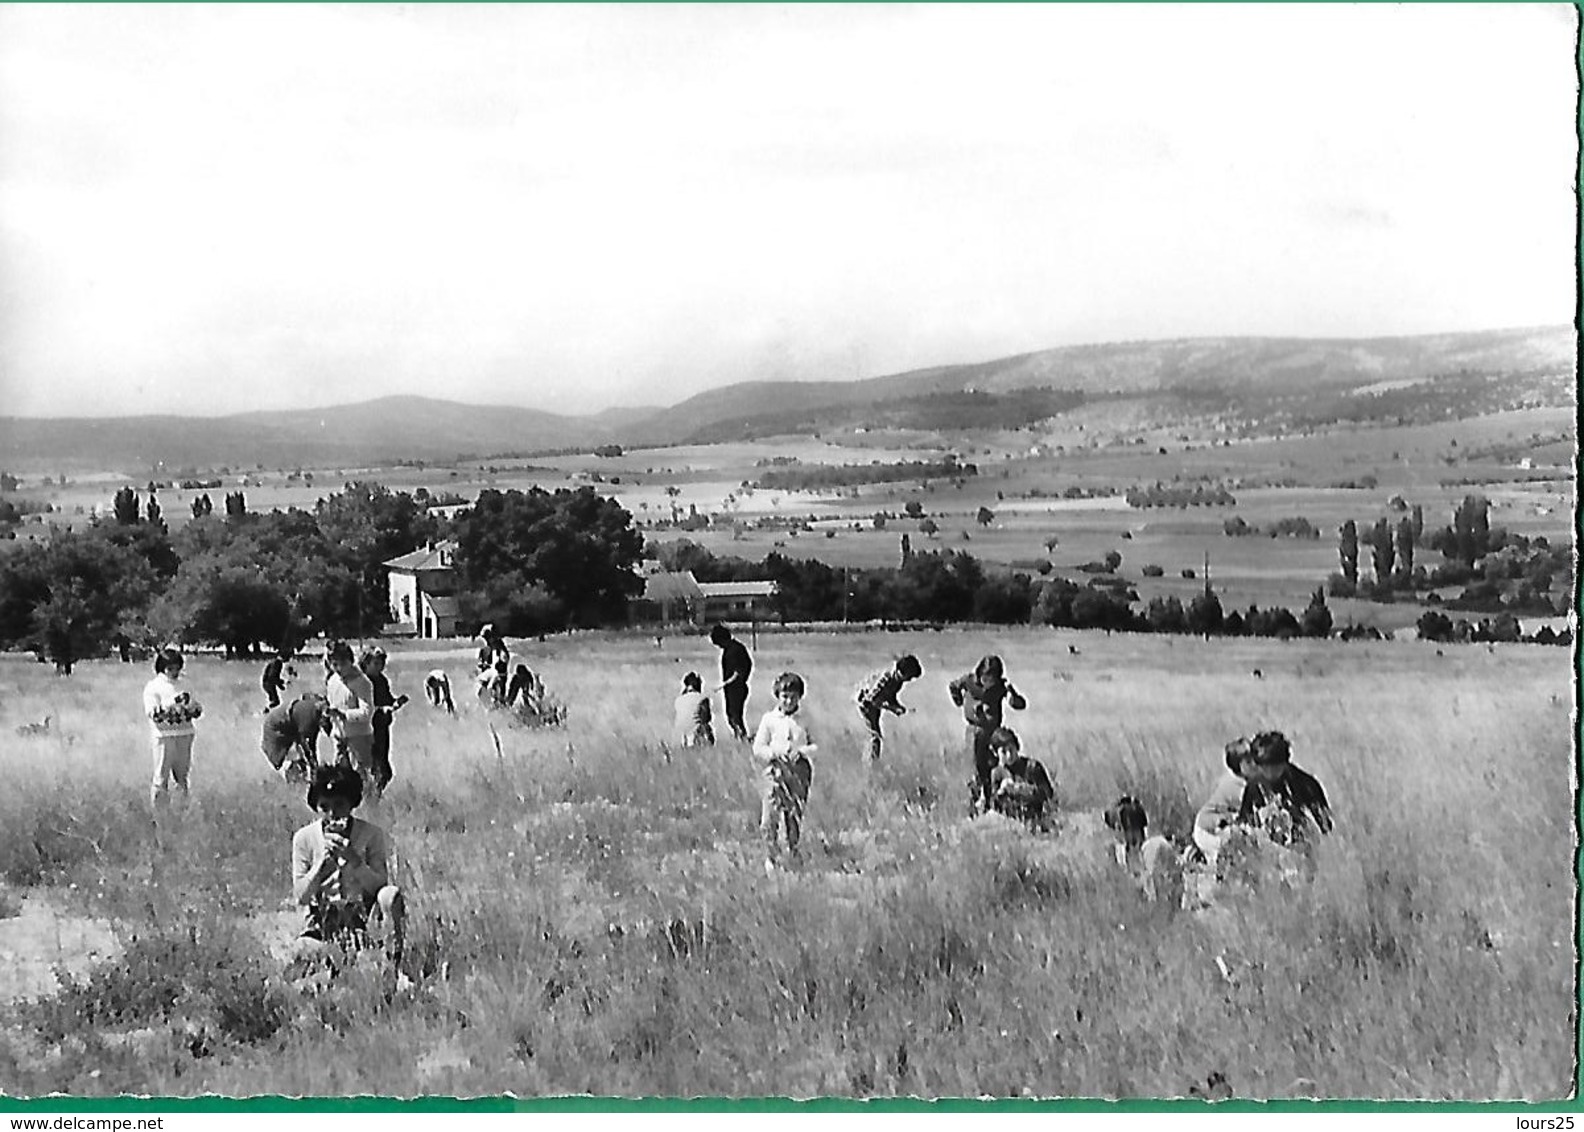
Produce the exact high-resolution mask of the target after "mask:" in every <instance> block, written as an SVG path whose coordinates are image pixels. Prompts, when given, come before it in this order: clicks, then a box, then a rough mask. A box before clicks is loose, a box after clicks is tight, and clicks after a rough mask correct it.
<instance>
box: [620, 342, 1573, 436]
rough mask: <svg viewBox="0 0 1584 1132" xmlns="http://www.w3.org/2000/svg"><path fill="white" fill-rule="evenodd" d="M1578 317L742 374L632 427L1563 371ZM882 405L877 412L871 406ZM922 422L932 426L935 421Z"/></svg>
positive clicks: (1333, 391)
mask: <svg viewBox="0 0 1584 1132" xmlns="http://www.w3.org/2000/svg"><path fill="white" fill-rule="evenodd" d="M1575 369H1576V342H1575V339H1574V333H1573V328H1572V327H1570V326H1550V327H1537V328H1526V329H1517V330H1489V331H1473V332H1469V333H1461V334H1435V335H1420V336H1414V337H1404V338H1190V339H1177V340H1171V341H1158V342H1112V343H1105V344H1100V345H1087V346H1064V347H1059V348H1056V349H1051V350H1041V351H1038V352H1037V353H1032V354H1019V355H1016V356H1013V357H1007V358H998V359H995V360H993V361H988V362H977V363H972V364H966V365H951V366H937V367H933V368H930V369H921V370H912V371H909V372H907V373H899V374H890V375H887V376H885V377H874V378H866V379H864V380H861V381H850V382H741V383H738V384H734V385H728V386H724V387H722V388H719V389H712V390H709V391H708V392H705V393H701V394H698V395H697V396H694V397H690V398H689V399H688V400H686V401H683V402H682V403H681V404H678V405H674V406H672V407H671V408H670V409H668V410H666V411H665V412H663V413H659V414H657V415H655V416H653V417H651V418H649V419H648V420H646V421H643V422H642V423H640V424H636V425H632V426H629V427H628V428H627V429H625V430H623V433H622V435H623V436H624V438H625V439H626V440H627V441H629V442H633V443H636V442H638V441H640V440H649V441H653V442H659V443H678V442H682V441H687V440H695V439H696V440H723V439H728V438H733V439H740V438H746V437H750V436H755V435H772V434H774V433H775V432H777V431H789V430H790V429H789V427H788V426H795V425H798V424H802V423H807V422H810V421H813V422H816V423H817V422H819V421H823V422H824V423H825V424H826V426H827V427H836V426H839V425H843V424H849V423H854V422H859V423H861V422H860V417H861V416H863V415H864V414H858V415H856V416H855V415H854V414H853V413H851V412H843V411H841V410H848V409H852V408H855V407H862V408H864V409H865V410H868V409H870V408H872V407H875V406H877V405H879V404H882V403H887V402H891V401H894V400H896V399H898V398H915V399H916V398H927V397H929V396H931V395H941V394H946V393H960V392H963V391H965V390H973V391H977V392H980V393H989V394H1007V393H1011V392H1013V391H1016V390H1024V389H1038V388H1049V389H1052V390H1060V391H1065V392H1069V393H1083V394H1088V395H1092V396H1094V395H1105V396H1113V395H1123V396H1127V395H1133V396H1146V395H1156V394H1161V393H1167V394H1176V395H1182V396H1188V397H1193V398H1196V399H1198V398H1203V397H1205V396H1207V395H1212V396H1219V397H1241V398H1245V399H1248V398H1253V399H1255V400H1270V399H1280V400H1284V401H1290V400H1291V399H1293V398H1294V397H1311V396H1316V395H1324V396H1326V397H1328V398H1334V397H1335V396H1336V395H1338V394H1341V393H1346V392H1347V391H1349V390H1355V389H1365V388H1367V387H1371V386H1375V385H1379V384H1382V383H1393V384H1403V383H1408V384H1412V383H1418V382H1431V381H1434V380H1435V379H1438V378H1455V377H1458V376H1460V375H1468V374H1479V375H1504V374H1529V373H1534V372H1553V373H1555V374H1558V375H1561V376H1566V377H1571V376H1572V375H1573V374H1574V373H1575ZM870 415H873V414H870ZM921 427H929V426H927V425H924V426H921Z"/></svg>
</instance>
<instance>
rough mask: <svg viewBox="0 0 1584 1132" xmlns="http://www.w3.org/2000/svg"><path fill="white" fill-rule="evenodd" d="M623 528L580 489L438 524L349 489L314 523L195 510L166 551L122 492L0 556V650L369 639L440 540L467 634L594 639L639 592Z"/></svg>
mask: <svg viewBox="0 0 1584 1132" xmlns="http://www.w3.org/2000/svg"><path fill="white" fill-rule="evenodd" d="M631 518H632V517H631V516H630V515H629V514H628V513H627V512H626V511H625V510H623V509H622V508H621V507H620V506H619V505H617V504H616V503H614V502H613V501H611V500H607V499H604V498H602V497H600V496H598V495H596V494H595V493H594V491H593V489H592V488H587V487H585V488H580V489H578V490H576V491H570V490H567V489H561V490H558V491H555V492H546V491H543V490H540V489H534V490H533V491H530V492H518V491H511V492H504V493H502V492H497V491H485V492H484V493H482V494H481V496H480V497H479V500H478V502H477V503H476V504H475V505H474V506H473V507H472V508H471V509H469V510H468V511H465V512H463V513H461V514H459V515H458V516H457V518H456V519H455V520H454V521H452V522H451V523H449V524H448V523H445V522H442V521H441V520H440V519H439V518H438V517H436V516H434V515H431V514H430V513H429V511H428V508H427V506H425V504H424V503H423V502H421V501H419V500H417V499H415V498H414V497H413V496H411V495H409V494H408V493H406V492H392V491H390V490H389V489H387V488H385V487H382V486H380V485H378V484H373V483H361V482H359V483H349V484H347V485H346V487H345V489H344V490H343V491H340V492H337V493H335V494H333V495H330V496H328V497H327V498H324V499H321V500H320V501H319V502H318V503H317V504H316V505H315V506H314V508H313V509H312V510H302V509H298V508H292V509H290V510H286V511H270V512H262V513H257V512H252V511H249V510H248V509H247V504H246V498H245V496H244V495H243V493H242V492H235V493H232V494H231V495H228V496H227V497H226V499H225V512H224V514H223V515H222V514H216V513H215V510H214V508H213V505H212V503H208V502H205V501H204V498H203V497H199V499H198V500H195V501H194V503H193V516H192V519H191V521H189V522H188V523H187V524H186V525H185V526H184V527H182V528H181V530H179V531H177V532H176V533H175V534H174V535H173V534H172V533H171V531H170V529H169V526H168V524H167V523H166V522H165V520H164V516H163V512H162V509H161V506H160V503H159V499H158V493H157V491H153V492H148V493H147V495H146V497H145V498H141V499H140V498H139V495H138V493H137V492H136V491H134V490H133V489H131V488H124V489H122V490H121V491H120V492H118V493H117V496H116V499H115V501H114V505H113V507H112V510H111V513H110V514H109V515H105V516H100V517H96V518H95V519H94V520H93V521H91V522H90V523H89V524H88V525H87V526H86V527H83V528H82V529H80V530H67V529H64V528H52V529H51V531H50V534H49V538H48V539H47V540H45V541H42V542H18V543H12V544H7V545H6V546H5V547H4V548H3V549H0V648H18V647H22V648H31V649H34V650H37V651H38V652H40V653H41V654H44V655H47V656H49V657H50V658H51V659H54V660H56V661H57V663H61V662H62V661H64V662H66V663H67V664H68V665H69V663H70V662H71V661H73V660H76V659H80V658H83V657H90V656H96V655H102V654H103V653H104V652H105V651H106V650H107V649H108V648H110V647H111V646H112V644H114V643H116V642H122V641H124V642H130V643H137V644H152V643H154V642H160V641H180V642H182V643H185V644H207V645H215V646H219V647H221V648H223V649H224V650H225V652H226V654H227V655H229V656H238V655H253V654H256V653H257V652H258V650H259V649H260V647H268V648H272V649H273V648H282V647H284V648H287V649H295V648H297V647H300V646H301V645H302V643H303V642H305V641H307V640H310V639H312V638H315V637H318V636H320V635H324V636H343V637H367V636H373V635H376V634H378V633H379V632H380V631H381V629H382V628H383V627H384V626H385V624H386V622H387V620H388V618H389V609H388V604H389V594H388V589H387V581H386V570H385V567H384V563H385V562H386V561H388V560H390V559H392V558H396V557H398V556H400V555H403V554H406V553H408V552H409V551H411V550H413V548H414V547H418V546H423V545H425V544H426V543H428V542H431V541H433V540H436V539H441V538H445V537H448V536H449V537H451V538H454V539H455V540H456V541H457V545H458V551H457V559H456V567H457V593H456V596H457V599H458V605H459V609H460V611H461V613H462V616H463V618H464V619H472V620H473V621H474V623H480V622H482V621H486V620H497V621H498V622H500V623H501V624H502V625H503V627H508V628H506V631H510V632H518V633H521V632H527V631H531V630H534V631H542V630H543V629H544V628H548V627H554V628H564V627H567V626H570V625H585V624H603V623H607V622H608V621H609V620H611V619H612V618H614V617H616V616H618V614H619V612H620V610H621V609H622V607H623V606H624V603H625V599H626V597H628V596H630V595H631V594H632V593H633V592H634V591H635V590H636V589H637V588H638V587H639V586H640V585H641V583H640V582H639V581H638V579H637V576H636V573H635V572H634V569H633V568H634V567H635V566H636V565H637V560H638V556H639V554H640V552H641V549H642V540H641V538H640V536H639V535H638V534H637V532H636V531H635V530H634V529H633V528H632V526H631Z"/></svg>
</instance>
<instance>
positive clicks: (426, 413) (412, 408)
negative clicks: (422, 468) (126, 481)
mask: <svg viewBox="0 0 1584 1132" xmlns="http://www.w3.org/2000/svg"><path fill="white" fill-rule="evenodd" d="M609 437H610V430H609V428H607V427H605V426H604V425H602V424H600V423H596V422H595V421H594V420H593V419H591V418H579V417H564V416H559V415H557V414H555V413H546V412H540V411H539V410H536V409H522V408H510V407H504V406H480V405H462V404H458V403H456V402H454V401H440V400H435V399H432V398H427V397H382V398H380V399H378V400H376V401H366V402H363V403H361V404H357V405H348V406H337V407H335V408H330V409H304V410H291V411H285V412H257V413H239V414H236V415H234V416H228V417H206V418H201V419H199V418H192V417H177V416H140V417H120V418H108V419H78V418H57V419H39V420H34V419H26V418H19V417H0V465H5V466H7V467H24V468H25V467H28V466H30V465H32V466H37V465H39V464H40V463H41V462H42V463H43V464H45V465H47V466H49V467H51V468H68V467H84V466H91V467H94V468H100V469H135V470H139V471H142V470H146V469H148V468H150V467H152V466H154V465H155V464H156V463H157V462H159V461H163V462H164V463H165V465H166V466H167V467H171V468H177V467H196V468H211V467H220V466H222V465H225V466H229V467H252V466H253V465H255V464H263V465H265V466H266V467H271V468H276V467H286V468H290V467H325V466H334V467H341V466H355V465H358V464H366V463H375V462H382V461H391V460H434V461H440V460H451V459H454V458H455V457H456V456H457V455H458V454H459V453H467V454H471V455H480V456H484V455H491V454H494V453H501V452H518V451H532V450H538V449H550V448H565V447H573V446H579V445H585V444H589V445H592V444H598V443H601V442H603V441H606V440H608V439H609Z"/></svg>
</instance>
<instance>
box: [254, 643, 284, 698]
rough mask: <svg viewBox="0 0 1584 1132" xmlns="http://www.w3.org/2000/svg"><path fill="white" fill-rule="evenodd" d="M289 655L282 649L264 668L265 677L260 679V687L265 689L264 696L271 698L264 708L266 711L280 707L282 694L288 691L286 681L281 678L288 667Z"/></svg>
mask: <svg viewBox="0 0 1584 1132" xmlns="http://www.w3.org/2000/svg"><path fill="white" fill-rule="evenodd" d="M286 657H287V653H286V650H285V649H281V650H280V651H279V652H277V653H276V654H275V655H274V656H272V657H270V661H269V663H268V664H266V665H265V666H264V675H263V676H262V677H260V679H259V686H260V687H262V688H263V689H264V694H265V695H266V696H268V697H269V703H268V704H266V705H265V706H264V710H265V711H270V710H271V709H273V708H278V707H280V702H281V697H280V694H281V693H282V692H284V691H285V690H286V681H285V680H283V679H282V678H281V671H282V669H283V668H284V667H285V665H286Z"/></svg>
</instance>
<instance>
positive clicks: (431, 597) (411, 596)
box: [385, 541, 457, 640]
mask: <svg viewBox="0 0 1584 1132" xmlns="http://www.w3.org/2000/svg"><path fill="white" fill-rule="evenodd" d="M455 555H456V543H454V542H451V541H446V542H441V543H433V542H431V543H428V544H426V545H425V546H423V547H421V548H420V549H418V550H415V551H413V552H412V553H411V554H404V555H402V556H401V557H400V558H392V559H391V560H390V561H389V562H386V563H385V569H386V570H387V571H389V582H388V586H389V594H390V609H389V622H388V624H387V625H386V626H385V632H386V633H387V635H390V636H409V637H420V638H423V639H425V640H432V639H434V638H436V637H449V636H451V634H452V633H454V632H455V631H456V618H457V599H456V570H455V568H454V565H453V560H454V557H455Z"/></svg>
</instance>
